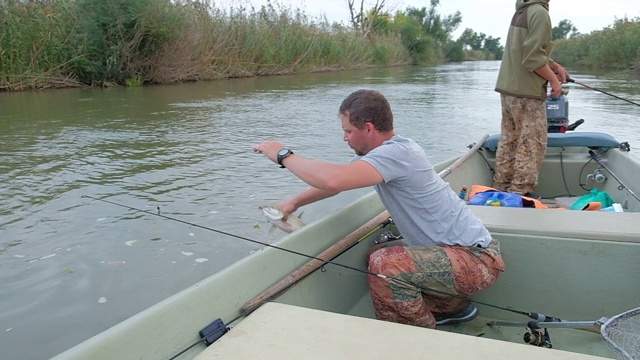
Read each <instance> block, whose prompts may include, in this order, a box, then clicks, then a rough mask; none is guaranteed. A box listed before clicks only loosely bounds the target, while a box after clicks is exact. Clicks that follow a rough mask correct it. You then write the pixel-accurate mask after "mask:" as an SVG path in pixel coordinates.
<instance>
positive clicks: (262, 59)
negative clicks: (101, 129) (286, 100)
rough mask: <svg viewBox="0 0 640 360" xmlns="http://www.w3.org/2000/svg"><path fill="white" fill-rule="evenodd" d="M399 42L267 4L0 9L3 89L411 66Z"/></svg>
mask: <svg viewBox="0 0 640 360" xmlns="http://www.w3.org/2000/svg"><path fill="white" fill-rule="evenodd" d="M409 62H410V59H409V55H408V52H407V51H406V50H405V49H404V47H403V45H402V41H401V39H400V37H399V36H397V35H394V34H390V35H379V36H372V37H370V38H366V39H365V38H363V37H362V35H361V34H359V33H356V32H353V31H350V30H349V29H347V28H345V27H343V26H342V25H339V24H329V23H327V22H326V21H321V20H319V19H318V20H312V19H309V18H308V17H307V16H306V15H305V14H304V13H303V12H302V11H300V10H298V9H295V10H294V9H291V8H288V7H284V6H281V5H276V6H274V5H272V4H271V3H268V4H267V5H266V6H263V7H261V8H257V9H256V8H252V7H247V6H245V5H242V4H241V3H240V4H238V5H234V6H233V7H231V8H225V9H223V8H220V7H218V6H216V4H215V3H214V2H212V1H196V0H193V1H192V0H182V1H172V0H109V1H104V0H41V1H38V2H23V1H18V0H5V1H0V90H22V89H38V88H46V87H65V86H78V85H93V86H109V85H113V84H121V85H127V86H139V85H140V84H142V83H172V82H181V81H197V80H212V79H220V78H229V77H246V76H261V75H278V74H291V73H296V72H311V71H325V70H336V69H353V68H359V67H371V66H388V65H396V64H406V63H409Z"/></svg>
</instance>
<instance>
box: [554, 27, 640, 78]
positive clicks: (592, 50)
mask: <svg viewBox="0 0 640 360" xmlns="http://www.w3.org/2000/svg"><path fill="white" fill-rule="evenodd" d="M553 58H554V60H556V61H559V62H561V63H564V64H565V66H585V67H590V68H600V69H613V70H631V69H635V71H636V73H637V74H638V75H639V76H640V18H635V19H627V18H623V19H618V20H616V21H615V22H614V24H613V25H612V26H609V27H606V28H604V29H602V30H599V31H594V32H592V33H590V34H587V35H580V36H578V37H576V38H571V39H568V40H561V41H559V42H558V43H556V44H555V49H554V52H553Z"/></svg>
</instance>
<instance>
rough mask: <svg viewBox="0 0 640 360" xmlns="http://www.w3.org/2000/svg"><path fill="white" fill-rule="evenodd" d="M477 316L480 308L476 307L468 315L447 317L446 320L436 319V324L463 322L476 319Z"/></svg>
mask: <svg viewBox="0 0 640 360" xmlns="http://www.w3.org/2000/svg"><path fill="white" fill-rule="evenodd" d="M477 316H478V308H476V307H474V308H473V311H472V312H471V313H470V314H468V315H465V316H462V317H458V318H455V317H452V318H446V319H444V320H440V321H436V325H453V324H458V323H463V322H467V321H471V320H473V319H475V318H476V317H477Z"/></svg>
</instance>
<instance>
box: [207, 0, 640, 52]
mask: <svg viewBox="0 0 640 360" xmlns="http://www.w3.org/2000/svg"><path fill="white" fill-rule="evenodd" d="M245 2H247V3H250V4H252V5H254V6H256V7H259V6H260V5H263V4H266V2H267V1H266V0H222V1H216V3H218V4H220V3H222V4H238V3H245ZM272 3H279V4H282V5H285V6H290V7H292V8H300V9H301V10H303V11H304V13H305V14H307V15H308V16H310V17H312V18H313V17H319V16H321V15H326V17H327V18H328V19H329V21H343V22H345V23H347V21H348V19H349V10H348V8H347V0H272ZM386 3H387V4H388V9H392V8H393V9H395V10H405V9H406V8H407V7H408V6H412V7H417V8H422V7H427V8H428V7H429V5H430V1H429V0H422V1H418V0H404V1H403V0H386ZM356 4H360V0H356ZM366 4H370V6H369V7H371V6H372V5H373V4H375V0H365V5H366ZM436 9H437V10H438V13H439V14H440V15H443V16H446V15H450V14H454V13H455V12H456V11H460V13H461V14H462V24H461V25H460V27H459V28H458V30H457V31H456V32H455V33H454V38H457V37H458V36H460V33H462V31H463V30H464V29H466V28H471V29H473V31H475V32H477V33H484V34H486V35H488V36H492V37H494V38H498V37H499V38H501V40H502V42H503V43H504V40H505V38H506V37H507V30H508V26H509V21H510V20H511V16H512V15H513V12H514V10H515V0H440V6H438V7H437V8H436ZM549 13H550V15H551V21H552V23H553V25H554V26H556V25H558V23H559V22H560V21H561V20H564V19H568V20H570V21H571V22H572V23H573V25H574V26H575V27H576V28H577V29H578V31H580V32H581V33H590V32H591V31H594V30H601V29H603V28H605V27H607V26H610V25H612V24H613V22H614V21H615V19H616V18H624V17H625V16H626V17H628V18H630V19H633V18H636V17H640V0H550V1H549Z"/></svg>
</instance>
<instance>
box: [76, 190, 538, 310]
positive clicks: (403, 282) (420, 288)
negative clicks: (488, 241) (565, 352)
mask: <svg viewBox="0 0 640 360" xmlns="http://www.w3.org/2000/svg"><path fill="white" fill-rule="evenodd" d="M81 197H82V198H87V199H91V200H94V201H100V202H104V203H107V204H111V205H115V206H119V207H122V208H125V209H129V210H135V211H138V212H142V213H145V214H149V215H153V216H158V217H161V218H163V219H167V220H171V221H176V222H179V223H182V224H185V225H189V226H193V227H197V228H200V229H204V230H209V231H213V232H215V233H218V234H222V235H227V236H230V237H234V238H237V239H240V240H245V241H249V242H252V243H254V244H259V245H263V246H266V247H270V248H274V249H277V250H281V251H285V252H288V253H290V254H294V255H298V256H302V257H306V258H309V259H312V260H317V261H321V262H324V263H326V264H332V265H335V266H338V267H341V268H345V269H348V270H352V271H355V272H359V273H362V274H365V275H371V276H375V277H379V278H381V279H385V280H388V281H392V282H395V283H396V284H399V285H403V286H407V287H410V288H412V289H414V290H418V291H422V292H427V293H436V294H441V295H446V296H450V297H455V298H458V299H462V300H467V301H471V302H474V303H476V304H481V305H485V306H488V307H492V308H495V309H500V310H504V311H508V312H512V313H516V314H519V315H524V316H528V317H532V316H535V317H532V319H538V318H539V316H540V315H539V314H537V313H530V312H525V311H520V310H515V309H510V308H507V307H503V306H498V305H493V304H489V303H485V302H482V301H478V300H474V299H471V298H470V297H468V296H464V295H459V294H453V293H450V292H447V291H442V290H437V289H432V288H428V287H426V286H418V285H415V284H413V283H411V282H409V281H407V280H403V279H400V278H396V277H392V276H386V275H383V274H379V273H374V272H371V271H367V270H362V269H358V268H356V267H353V266H350V265H345V264H341V263H338V262H335V261H332V260H327V259H322V258H319V257H316V256H313V255H308V254H305V253H301V252H298V251H295V250H291V249H286V248H283V247H280V246H277V245H272V244H269V243H265V242H262V241H258V240H253V239H249V238H247V237H244V236H240V235H236V234H232V233H229V232H226V231H222V230H217V229H214V228H211V227H208V226H204V225H200V224H196V223H193V222H189V221H186V220H181V219H178V218H174V217H171V216H167V215H164V214H162V213H161V212H160V207H159V206H158V207H157V212H153V211H148V210H143V209H140V208H136V207H134V206H129V205H124V204H120V203H117V202H113V201H109V200H105V199H99V198H96V197H93V196H89V195H82V196H81ZM249 310H255V308H254V309H249ZM248 312H249V311H248Z"/></svg>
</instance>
